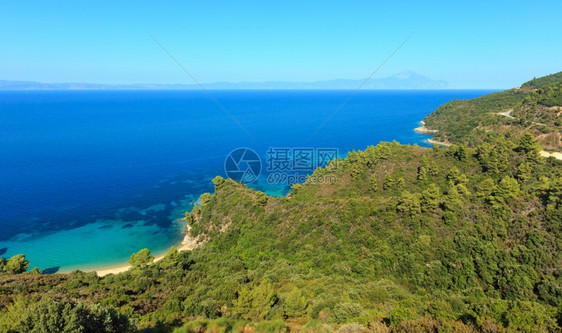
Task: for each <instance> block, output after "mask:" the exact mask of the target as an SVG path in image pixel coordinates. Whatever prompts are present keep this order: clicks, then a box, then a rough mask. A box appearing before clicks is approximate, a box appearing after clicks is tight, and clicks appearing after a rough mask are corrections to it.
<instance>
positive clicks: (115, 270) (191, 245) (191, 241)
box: [85, 218, 201, 277]
mask: <svg viewBox="0 0 562 333" xmlns="http://www.w3.org/2000/svg"><path fill="white" fill-rule="evenodd" d="M182 220H184V221H185V218H184V219H182ZM200 244H201V242H199V241H198V240H197V239H196V238H194V237H191V236H190V235H189V229H187V232H186V235H185V236H184V238H183V240H182V241H181V243H180V245H179V246H178V247H176V249H177V250H178V252H180V251H191V250H193V249H195V248H196V247H198V246H199V245H200ZM166 254H167V252H166V253H164V254H161V255H159V256H155V257H154V260H153V261H152V263H151V264H153V263H155V262H158V261H160V260H162V259H163V258H164V257H165V256H166ZM131 267H132V266H131V265H130V264H129V263H123V264H120V265H114V266H106V267H100V268H95V269H89V270H86V271H85V272H96V273H97V275H98V276H100V277H102V276H106V275H108V274H119V273H123V272H126V271H128V270H129V269H130V268H131Z"/></svg>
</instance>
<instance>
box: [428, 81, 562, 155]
mask: <svg viewBox="0 0 562 333" xmlns="http://www.w3.org/2000/svg"><path fill="white" fill-rule="evenodd" d="M561 96H562V72H560V73H557V74H552V75H548V76H545V77H542V78H538V79H533V80H531V81H529V82H526V83H524V84H523V85H521V87H520V88H514V89H510V90H506V91H502V92H497V93H493V94H489V95H486V96H482V97H479V98H475V99H471V100H455V101H452V102H449V103H447V104H444V105H442V106H441V107H439V108H438V109H437V110H435V112H433V113H432V114H430V115H428V116H427V117H426V118H425V119H424V122H425V126H426V128H428V129H431V130H436V131H437V133H436V134H435V139H436V140H438V141H441V142H445V143H463V144H465V145H468V146H472V147H474V146H476V145H478V144H480V143H482V142H485V141H487V140H489V139H490V138H494V137H497V136H506V137H514V138H519V137H521V135H523V133H525V132H530V133H531V134H532V135H533V136H534V137H535V138H536V139H537V140H538V141H539V142H540V143H541V144H542V145H543V147H544V148H545V149H547V150H553V151H558V152H559V151H562V136H561V131H562V121H561V118H560V117H561V115H562V97H561Z"/></svg>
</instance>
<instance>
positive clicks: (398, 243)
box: [0, 135, 562, 332]
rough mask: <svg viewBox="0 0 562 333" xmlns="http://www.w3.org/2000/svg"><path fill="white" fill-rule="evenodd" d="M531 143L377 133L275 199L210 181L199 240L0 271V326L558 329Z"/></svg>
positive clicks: (553, 245) (559, 262)
mask: <svg viewBox="0 0 562 333" xmlns="http://www.w3.org/2000/svg"><path fill="white" fill-rule="evenodd" d="M539 148H540V147H539V145H537V144H536V142H534V141H533V139H532V137H531V136H530V135H524V136H523V137H522V139H521V140H519V141H516V142H512V141H509V140H505V139H503V138H499V139H497V140H491V141H490V142H489V143H483V144H481V145H479V146H478V147H476V148H465V147H464V146H462V145H453V146H451V147H450V148H448V149H438V148H434V149H426V148H420V147H417V146H407V145H400V144H398V143H381V144H379V145H378V146H376V147H368V148H367V149H365V150H364V151H357V152H351V153H349V154H348V156H347V157H346V158H345V160H338V161H332V162H331V163H330V164H329V165H328V166H327V167H326V168H325V169H318V170H316V171H315V173H314V175H313V177H310V178H309V179H308V180H307V182H305V183H304V184H302V185H295V186H294V188H293V191H292V192H291V193H290V195H289V196H288V197H284V198H274V197H268V196H266V195H265V194H263V193H261V192H256V191H254V190H251V189H249V188H247V187H246V186H244V185H242V184H239V183H236V182H234V181H232V180H229V179H227V180H225V179H222V178H221V177H217V178H215V179H214V180H213V183H214V184H215V192H214V194H212V195H211V194H204V195H202V197H201V199H202V200H201V205H200V206H199V207H197V206H196V207H195V208H194V209H193V211H192V212H190V213H187V214H186V220H187V223H188V227H189V230H190V231H189V232H190V234H191V235H192V236H193V237H195V238H198V239H199V240H200V241H201V242H202V243H203V244H202V245H201V246H200V247H198V248H197V249H195V250H193V251H184V252H177V251H176V250H175V249H172V250H171V251H170V253H169V254H168V255H167V256H166V257H165V258H164V259H162V260H160V261H158V262H157V263H154V264H152V265H147V263H148V262H150V258H149V256H147V254H146V253H139V254H137V255H136V256H135V257H134V262H135V265H136V266H135V268H133V269H131V270H130V271H128V272H126V273H122V274H119V275H109V276H106V277H103V278H100V277H98V276H97V275H96V274H95V273H82V272H75V273H72V274H55V275H33V274H20V275H13V274H4V275H0V313H1V315H0V331H8V332H27V331H33V330H34V329H37V331H40V330H39V328H44V327H48V328H51V329H52V328H53V327H57V328H58V327H63V328H64V327H69V328H72V327H77V326H76V325H78V324H76V323H77V322H78V323H79V324H80V325H83V327H97V330H92V331H97V332H118V331H129V330H130V331H133V330H141V331H145V332H168V331H171V330H172V329H173V328H175V327H176V328H177V327H180V326H182V327H181V328H177V332H205V331H207V332H219V331H239V332H242V331H245V332H285V331H288V330H290V331H295V332H296V331H302V332H330V331H337V330H339V331H341V332H420V331H422V332H423V331H427V332H436V331H439V332H441V331H447V332H501V331H519V330H523V331H537V332H542V331H559V330H560V325H561V324H562V287H561V285H562V251H561V247H562V242H561V240H562V228H561V223H562V200H561V197H562V165H561V163H560V162H559V161H556V160H553V159H548V160H547V159H543V158H541V157H539V155H538V150H539ZM321 179H336V181H335V182H334V183H321V181H319V180H321ZM148 255H149V254H148ZM143 258H145V259H146V260H145V259H143ZM94 304H99V305H94ZM53 318H56V320H54V319H53ZM76 318H78V319H79V320H77V319H76ZM49 325H51V326H49ZM57 325H58V326H57ZM72 325H74V326H72ZM96 325H97V326H96ZM61 331H63V330H61ZM67 331H69V332H70V331H71V330H70V329H69V330H67Z"/></svg>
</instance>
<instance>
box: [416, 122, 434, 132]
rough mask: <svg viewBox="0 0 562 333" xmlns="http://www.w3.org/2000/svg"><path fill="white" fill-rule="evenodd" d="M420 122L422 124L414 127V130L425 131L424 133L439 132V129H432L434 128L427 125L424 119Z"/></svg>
mask: <svg viewBox="0 0 562 333" xmlns="http://www.w3.org/2000/svg"><path fill="white" fill-rule="evenodd" d="M420 124H421V126H420V127H416V128H414V131H416V132H418V133H423V134H431V133H437V130H432V129H429V128H427V127H425V122H424V121H423V120H422V121H420Z"/></svg>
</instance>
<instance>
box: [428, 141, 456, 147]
mask: <svg viewBox="0 0 562 333" xmlns="http://www.w3.org/2000/svg"><path fill="white" fill-rule="evenodd" d="M425 141H426V142H428V143H432V144H434V145H439V146H445V147H449V146H451V144H450V143H448V142H443V141H437V140H433V139H427V140H425Z"/></svg>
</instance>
